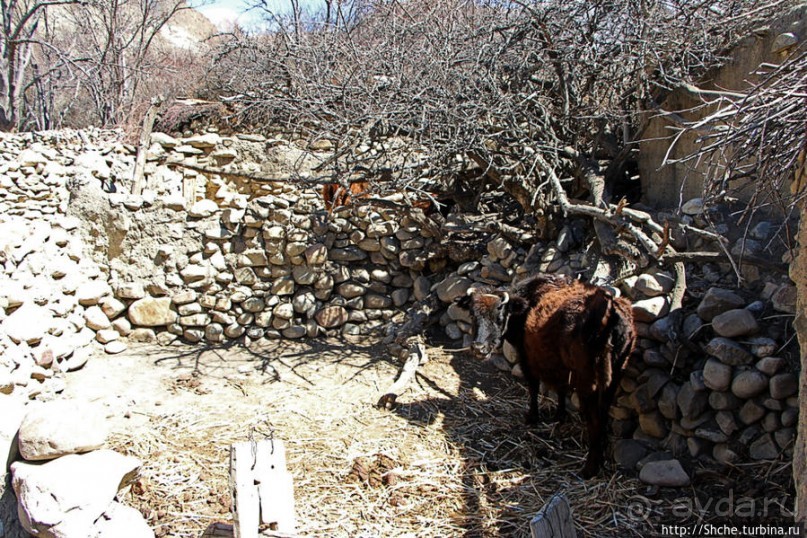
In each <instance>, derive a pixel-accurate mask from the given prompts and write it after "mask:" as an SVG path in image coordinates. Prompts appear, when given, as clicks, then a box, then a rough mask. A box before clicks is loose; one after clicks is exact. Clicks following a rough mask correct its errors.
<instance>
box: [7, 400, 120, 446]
mask: <svg viewBox="0 0 807 538" xmlns="http://www.w3.org/2000/svg"><path fill="white" fill-rule="evenodd" d="M107 435H109V427H108V426H107V424H106V421H105V420H104V416H103V413H102V412H101V411H100V410H99V409H98V408H96V407H94V406H92V405H90V404H88V403H85V402H80V401H77V400H66V401H65V400H62V401H52V402H47V403H40V404H38V405H33V406H31V407H30V409H29V411H28V412H27V413H26V415H25V419H24V420H23V422H22V425H21V426H20V431H19V440H18V442H19V447H20V454H21V455H22V457H23V458H25V459H26V460H28V461H38V460H49V459H54V458H58V457H59V456H64V455H67V454H77V453H81V452H88V451H90V450H95V449H97V448H101V447H102V446H104V443H106V438H107Z"/></svg>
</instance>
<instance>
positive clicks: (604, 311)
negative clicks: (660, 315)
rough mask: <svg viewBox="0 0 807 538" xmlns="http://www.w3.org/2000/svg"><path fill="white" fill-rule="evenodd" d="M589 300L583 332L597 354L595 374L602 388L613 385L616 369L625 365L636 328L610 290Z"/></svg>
mask: <svg viewBox="0 0 807 538" xmlns="http://www.w3.org/2000/svg"><path fill="white" fill-rule="evenodd" d="M587 303H588V304H587V305H586V306H587V311H588V313H589V314H588V315H587V316H586V321H585V323H584V324H583V335H584V340H585V341H586V345H587V347H588V351H589V356H590V357H596V359H595V361H596V364H595V365H594V367H595V368H594V375H595V380H596V383H597V387H598V388H599V389H600V391H602V390H607V389H609V388H610V387H611V384H612V381H613V379H614V372H615V371H616V372H620V371H622V369H623V368H624V367H625V364H626V362H627V360H628V357H629V356H630V353H631V351H632V345H631V342H632V329H631V328H630V325H629V320H626V319H625V317H624V316H623V315H622V313H621V312H620V309H619V307H618V305H617V303H616V301H615V300H614V297H613V295H611V294H610V293H608V292H607V291H605V290H603V289H598V290H596V291H595V292H594V293H593V294H592V295H591V296H590V297H589V300H588V301H587Z"/></svg>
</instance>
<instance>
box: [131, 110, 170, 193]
mask: <svg viewBox="0 0 807 538" xmlns="http://www.w3.org/2000/svg"><path fill="white" fill-rule="evenodd" d="M162 104H163V98H162V97H154V98H152V100H151V106H149V109H148V112H146V117H145V118H143V128H142V129H141V131H140V143H139V144H138V146H137V159H136V160H135V168H134V177H133V178H132V194H134V195H137V196H140V195H141V194H143V175H144V173H145V171H146V154H147V153H148V149H149V141H150V140H151V130H152V129H153V128H154V120H156V119H157V111H158V110H159V109H160V106H161V105H162Z"/></svg>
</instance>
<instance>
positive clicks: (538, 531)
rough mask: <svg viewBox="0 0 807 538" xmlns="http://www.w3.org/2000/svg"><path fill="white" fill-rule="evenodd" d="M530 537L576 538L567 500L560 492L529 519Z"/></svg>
mask: <svg viewBox="0 0 807 538" xmlns="http://www.w3.org/2000/svg"><path fill="white" fill-rule="evenodd" d="M530 532H531V534H532V538H577V533H576V531H575V530H574V520H573V519H572V510H571V508H570V507H569V501H567V500H566V497H565V496H563V495H560V494H557V495H553V496H552V498H551V499H549V502H548V503H546V504H545V505H544V507H543V508H541V511H540V512H538V514H537V515H536V516H535V517H534V518H533V519H532V521H530Z"/></svg>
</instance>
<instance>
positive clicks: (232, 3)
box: [190, 0, 318, 29]
mask: <svg viewBox="0 0 807 538" xmlns="http://www.w3.org/2000/svg"><path fill="white" fill-rule="evenodd" d="M251 3H254V0H252V1H251V0H191V2H190V4H191V5H193V6H195V7H196V8H197V9H198V10H199V11H201V12H202V13H204V14H205V15H206V16H207V18H209V19H210V20H211V21H212V22H213V23H214V24H215V25H217V26H218V27H219V28H222V29H225V28H226V27H227V26H228V25H230V24H232V22H234V21H237V22H238V23H239V24H240V25H241V26H243V27H247V28H248V27H250V26H253V25H254V24H256V23H258V22H259V21H260V19H261V15H260V12H259V11H258V10H252V11H248V10H247V8H248V6H249V5H250V4H251ZM266 3H267V5H268V6H269V8H270V9H272V10H273V11H277V12H283V11H286V10H288V6H289V2H288V0H268V1H267V2H266ZM317 3H318V1H317V0H302V1H301V4H302V5H303V6H304V7H310V6H312V5H316V4H317Z"/></svg>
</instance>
